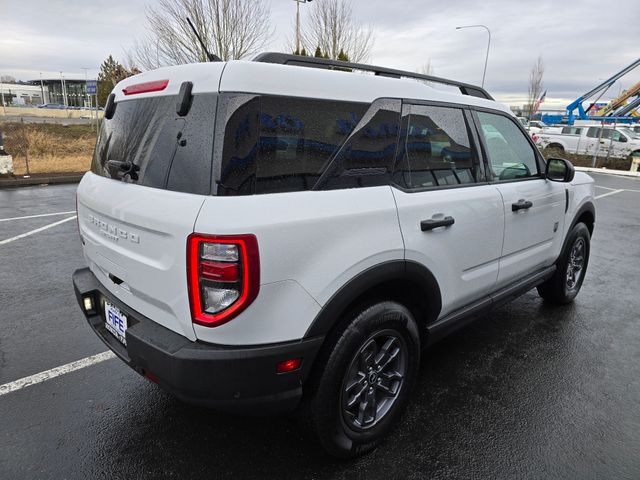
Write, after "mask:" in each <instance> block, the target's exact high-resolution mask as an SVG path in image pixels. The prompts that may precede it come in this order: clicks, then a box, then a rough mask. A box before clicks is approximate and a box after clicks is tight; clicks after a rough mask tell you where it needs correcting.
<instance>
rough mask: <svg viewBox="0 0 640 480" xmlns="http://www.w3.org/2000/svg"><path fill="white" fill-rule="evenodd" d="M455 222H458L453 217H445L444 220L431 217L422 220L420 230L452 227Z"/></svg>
mask: <svg viewBox="0 0 640 480" xmlns="http://www.w3.org/2000/svg"><path fill="white" fill-rule="evenodd" d="M454 223H456V221H455V219H454V218H453V217H444V218H443V219H442V220H434V219H433V218H431V219H429V220H422V221H421V222H420V230H422V231H423V232H426V231H428V230H433V229H434V228H438V227H450V226H451V225H453V224H454Z"/></svg>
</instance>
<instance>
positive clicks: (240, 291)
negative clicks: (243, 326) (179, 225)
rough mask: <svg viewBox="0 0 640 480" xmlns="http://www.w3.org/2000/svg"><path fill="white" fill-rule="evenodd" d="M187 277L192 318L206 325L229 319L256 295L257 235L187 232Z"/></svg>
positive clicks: (258, 265) (257, 275)
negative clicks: (219, 234) (189, 233)
mask: <svg viewBox="0 0 640 480" xmlns="http://www.w3.org/2000/svg"><path fill="white" fill-rule="evenodd" d="M187 278H188V283H189V302H190V304H191V316H192V319H193V322H194V323H197V324H198V325H204V326H205V327H217V326H218V325H222V324H223V323H226V322H228V321H229V320H231V319H232V318H234V317H236V316H237V315H238V314H239V313H240V312H242V311H243V310H244V309H245V308H247V307H248V306H249V305H250V304H251V302H253V301H254V300H255V298H256V297H257V296H258V290H259V289H260V257H259V254H258V241H257V240H256V237H255V236H254V235H224V236H209V235H199V234H197V233H194V234H192V235H189V238H188V239H187Z"/></svg>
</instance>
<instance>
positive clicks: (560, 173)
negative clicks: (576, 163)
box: [544, 158, 576, 182]
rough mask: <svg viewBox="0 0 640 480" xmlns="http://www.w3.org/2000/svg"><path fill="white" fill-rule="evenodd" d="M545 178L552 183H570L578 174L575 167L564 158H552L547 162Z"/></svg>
mask: <svg viewBox="0 0 640 480" xmlns="http://www.w3.org/2000/svg"><path fill="white" fill-rule="evenodd" d="M544 174H545V177H547V179H548V180H551V181H552V182H570V181H571V180H573V177H574V176H575V174H576V171H575V169H574V168H573V165H572V164H571V162H570V161H569V160H565V159H564V158H550V159H548V160H547V169H546V171H545V172H544Z"/></svg>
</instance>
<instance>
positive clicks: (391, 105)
mask: <svg viewBox="0 0 640 480" xmlns="http://www.w3.org/2000/svg"><path fill="white" fill-rule="evenodd" d="M314 67H315V68H314ZM409 77H413V78H409ZM427 83H430V84H431V86H430V85H429V84H427ZM436 83H439V84H444V85H446V86H448V87H447V88H449V89H450V90H453V89H456V91H455V92H453V91H445V90H444V89H436V88H434V87H433V86H432V85H434V84H436ZM593 191H594V188H593V181H592V179H591V178H590V177H589V176H587V175H586V174H583V173H574V170H573V167H572V166H571V164H570V163H569V162H567V161H566V160H562V159H552V160H549V161H548V162H546V161H545V160H544V158H543V157H542V156H541V155H540V153H539V152H538V150H537V149H536V146H535V145H534V144H533V143H532V140H531V139H530V138H529V136H528V135H527V132H526V131H525V130H524V129H523V127H522V125H520V123H519V122H518V120H517V119H516V118H515V117H514V116H513V115H512V114H511V113H510V112H509V110H508V109H507V108H506V107H505V106H503V105H500V104H499V103H496V102H495V101H493V99H492V98H491V96H490V95H489V94H488V93H487V92H486V91H484V90H483V89H482V88H479V87H476V86H472V85H467V84H463V83H460V82H455V81H451V80H445V79H440V78H436V77H429V76H424V75H418V74H412V73H410V72H402V71H397V70H391V69H387V68H380V67H373V66H369V65H361V64H346V63H343V62H336V61H331V60H323V59H314V58H304V57H293V56H289V55H284V54H262V55H261V56H259V57H257V58H256V59H254V61H230V62H215V63H206V64H193V65H181V66H175V67H169V68H161V69H158V70H155V71H150V72H145V73H142V74H140V75H136V76H134V77H131V78H127V79H126V80H123V81H122V82H120V83H119V84H118V85H117V86H116V87H115V88H114V90H113V93H112V94H111V95H110V97H109V101H108V104H107V106H106V109H105V118H104V121H103V123H102V127H101V130H100V133H99V138H98V141H97V145H96V148H95V153H94V157H93V163H92V167H91V172H88V173H87V174H86V175H85V176H84V178H83V179H82V181H81V183H80V185H79V186H78V193H77V210H78V222H79V230H80V237H81V240H82V244H83V250H84V255H85V257H86V261H87V263H88V268H85V269H81V270H78V271H76V272H75V274H74V276H73V282H74V286H75V291H76V295H77V298H78V302H79V303H80V306H81V308H82V309H83V311H84V314H85V315H86V317H87V320H88V322H89V325H90V326H91V327H92V328H93V330H94V331H95V332H96V334H97V335H98V336H99V337H100V338H101V339H102V341H103V342H104V343H105V344H106V345H107V346H108V347H109V348H110V349H111V350H113V351H114V352H115V354H116V355H117V356H118V357H120V359H122V360H123V361H124V362H125V363H127V364H128V365H129V366H131V367H132V368H134V369H135V370H136V371H138V372H139V373H140V374H142V375H144V376H146V377H147V378H149V379H150V380H152V381H154V382H156V383H158V384H159V385H160V386H161V387H162V388H164V389H165V390H167V391H169V392H171V393H173V394H174V395H175V396H177V397H178V398H180V399H182V400H184V401H188V402H192V403H195V404H200V405H207V406H211V407H215V408H219V409H223V410H227V411H241V412H248V413H251V414H265V413H268V412H291V411H297V412H300V417H301V418H304V419H306V420H307V423H308V425H309V426H310V427H311V428H312V430H313V431H314V432H315V433H316V434H317V436H318V438H319V440H320V442H321V444H322V445H323V447H324V448H325V449H326V450H327V451H328V452H330V453H331V454H333V455H337V456H343V457H348V456H354V455H357V454H361V453H364V452H367V451H369V450H371V449H372V448H373V447H374V446H375V445H377V444H378V443H379V442H380V440H381V439H382V438H383V437H384V436H385V434H386V433H387V432H388V431H389V430H390V428H391V427H392V426H393V425H394V424H396V423H397V422H398V419H399V416H400V415H401V413H402V411H403V410H404V408H405V406H406V405H407V402H408V400H409V393H410V390H411V387H412V386H413V384H414V383H415V381H416V377H417V375H418V365H419V359H420V353H421V351H422V350H423V349H424V348H426V347H427V346H429V345H430V344H432V343H433V342H435V341H436V340H438V339H439V338H441V337H442V336H443V335H445V334H447V333H450V332H452V331H453V330H455V329H456V328H459V327H461V326H463V325H464V324H465V323H466V322H468V321H469V320H471V319H473V318H476V317H478V316H481V315H484V314H485V313H486V312H487V311H488V310H489V309H490V308H492V307H495V306H498V305H501V304H503V303H504V302H507V301H509V300H511V299H513V298H515V297H517V296H518V295H520V294H522V293H524V292H526V291H528V290H530V289H532V288H535V287H537V289H538V292H539V293H540V295H541V296H542V297H543V298H544V299H545V300H547V301H549V302H553V303H558V304H562V303H567V302H570V301H572V300H573V299H574V297H575V296H576V295H577V293H578V291H579V290H580V287H581V285H582V282H583V280H584V278H585V272H586V269H587V262H588V258H589V241H590V237H591V234H592V233H593V228H594V221H595V210H594V200H593V198H594V197H593V195H594V193H593Z"/></svg>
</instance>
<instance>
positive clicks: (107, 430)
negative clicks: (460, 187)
mask: <svg viewBox="0 0 640 480" xmlns="http://www.w3.org/2000/svg"><path fill="white" fill-rule="evenodd" d="M592 176H593V177H594V178H595V179H596V182H597V185H599V186H600V187H601V188H597V189H596V195H602V194H605V193H609V192H612V191H613V190H619V189H624V191H622V192H618V193H616V194H613V195H609V196H606V197H603V198H602V199H599V200H597V201H596V203H597V205H596V208H597V219H596V231H595V235H594V238H593V241H592V251H591V260H590V264H589V271H588V274H587V278H586V280H585V284H584V286H583V288H582V291H581V293H580V295H579V296H578V298H577V299H576V301H575V302H574V303H573V304H572V305H568V306H565V307H561V308H554V307H550V306H548V305H546V304H545V303H543V302H542V300H541V299H540V298H539V297H538V296H537V294H536V293H535V291H532V292H529V293H527V294H526V295H524V296H523V297H520V298H519V299H517V300H515V301H513V302H512V303H510V304H508V305H506V306H504V307H502V308H500V309H498V310H495V311H494V312H492V313H491V314H490V315H488V316H487V317H485V318H483V319H482V320H479V321H478V322H476V323H474V324H473V325H471V326H469V327H467V328H465V329H463V330H460V331H458V332H457V333H455V334H454V335H452V336H450V337H448V338H446V339H445V340H443V341H441V342H440V343H439V344H437V345H435V346H434V347H433V348H431V349H430V350H429V351H428V352H427V353H426V354H425V355H424V357H423V360H422V370H421V373H420V379H419V382H418V385H417V386H416V389H415V390H414V392H413V394H412V401H411V403H410V405H409V408H408V410H407V412H406V414H405V415H404V417H403V418H402V421H401V422H400V424H399V425H398V427H397V428H396V429H395V431H394V432H393V434H392V435H391V437H390V438H389V439H388V440H387V441H386V442H385V443H384V444H383V445H382V446H381V447H379V448H378V449H377V450H376V451H375V452H373V453H372V454H370V455H368V456H366V457H364V458H361V459H357V460H355V461H337V460H334V459H332V458H330V457H327V456H326V455H325V454H324V453H323V451H322V450H321V449H320V447H319V446H318V445H317V444H316V443H315V442H314V441H313V439H310V438H307V437H306V436H305V435H304V434H303V433H302V431H301V430H300V429H299V428H298V427H297V425H296V423H295V422H294V421H293V420H291V419H288V418H243V417H233V416H229V415H225V414H220V413H217V412H215V411H211V410H207V409H202V408H197V407H192V406H189V405H185V404H183V403H181V402H179V401H177V400H175V399H174V398H172V397H171V396H169V395H167V394H165V393H164V392H163V391H162V390H160V389H159V388H158V387H156V386H155V385H153V384H151V383H149V382H148V381H146V380H145V379H143V378H142V377H140V376H138V375H137V374H136V373H134V372H133V371H131V370H129V368H128V367H126V366H125V365H124V364H123V363H122V362H121V361H120V360H118V359H111V360H106V361H104V362H102V363H99V364H96V365H92V366H89V367H86V368H83V369H80V370H78V371H75V372H72V373H68V374H65V375H62V376H60V377H57V378H54V379H51V380H48V381H45V382H43V383H39V384H37V385H32V386H28V387H25V388H23V389H21V390H17V391H14V392H11V393H8V394H5V395H1V396H0V478H1V479H14V478H15V479H24V478H29V479H39V478H51V479H62V478H69V479H76V478H105V479H107V478H108V479H119V478H181V479H182V478H222V479H224V478H234V479H238V478H279V479H283V478H313V479H329V478H336V479H353V478H369V479H370V478H447V479H449V478H567V479H575V478H580V479H590V478H594V479H596V478H616V479H638V478H640V180H639V179H630V178H624V177H614V176H605V175H599V174H593V175H592ZM603 187H606V188H603ZM612 189H613V190H612ZM634 190H635V191H634ZM74 208H75V186H72V185H71V186H49V187H30V188H23V189H17V190H2V191H0V219H4V218H11V217H18V216H24V215H35V214H42V213H55V212H65V211H72V210H74ZM71 215H72V214H71ZM71 215H69V214H63V215H58V216H49V217H38V218H31V219H23V220H12V221H7V222H0V242H1V241H2V240H5V239H8V238H11V237H14V236H16V235H19V234H22V233H25V232H28V231H32V230H35V229H38V228H40V227H43V226H46V225H49V224H51V223H53V222H56V221H59V220H63V219H65V218H68V217H70V216H71ZM0 260H1V261H0V285H1V286H2V288H1V289H0V384H6V383H9V382H13V381H14V380H17V379H20V378H23V377H26V376H29V375H33V374H36V373H39V372H42V371H44V370H48V369H51V368H53V367H57V366H60V365H63V364H66V363H68V362H72V361H74V360H78V359H81V358H84V357H87V356H90V355H94V354H96V353H99V352H102V351H104V350H105V347H104V345H103V344H102V343H101V342H100V341H99V340H98V339H97V338H96V337H95V335H94V334H93V333H92V331H91V330H90V328H89V327H88V325H86V323H85V320H84V318H83V316H82V314H81V312H80V310H79V308H78V307H77V305H76V301H75V297H74V294H73V290H72V286H71V274H72V272H73V271H74V270H75V269H76V268H79V267H82V266H84V260H83V258H82V253H81V248H80V241H79V238H78V234H77V226H76V222H75V221H73V220H72V221H68V222H66V223H63V224H60V225H57V226H54V227H52V228H49V229H47V230H43V231H41V232H39V233H35V234H33V235H30V236H28V237H24V238H20V239H18V240H15V241H12V242H10V243H6V244H4V245H0Z"/></svg>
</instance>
